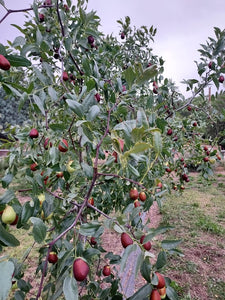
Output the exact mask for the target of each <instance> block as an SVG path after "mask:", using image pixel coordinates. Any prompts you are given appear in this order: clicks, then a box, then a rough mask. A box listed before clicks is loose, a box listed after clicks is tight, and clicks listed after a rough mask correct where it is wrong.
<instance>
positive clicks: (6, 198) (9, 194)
mask: <svg viewBox="0 0 225 300" xmlns="http://www.w3.org/2000/svg"><path fill="white" fill-rule="evenodd" d="M15 198H16V196H15V194H14V192H13V191H11V190H7V191H6V192H5V193H4V194H3V195H2V196H0V203H1V204H7V203H9V202H10V201H12V200H13V199H15Z"/></svg>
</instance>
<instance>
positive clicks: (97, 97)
mask: <svg viewBox="0 0 225 300" xmlns="http://www.w3.org/2000/svg"><path fill="white" fill-rule="evenodd" d="M95 100H96V101H97V102H100V101H101V96H100V94H98V93H97V94H95Z"/></svg>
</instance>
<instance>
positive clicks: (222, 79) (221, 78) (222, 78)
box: [219, 75, 224, 83]
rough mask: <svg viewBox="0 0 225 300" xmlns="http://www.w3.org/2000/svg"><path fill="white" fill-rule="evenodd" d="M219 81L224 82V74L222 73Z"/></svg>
mask: <svg viewBox="0 0 225 300" xmlns="http://www.w3.org/2000/svg"><path fill="white" fill-rule="evenodd" d="M219 82H220V83H223V82H224V76H223V75H220V77H219Z"/></svg>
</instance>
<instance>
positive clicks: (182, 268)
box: [161, 176, 225, 300]
mask: <svg viewBox="0 0 225 300" xmlns="http://www.w3.org/2000/svg"><path fill="white" fill-rule="evenodd" d="M218 178H219V179H218ZM218 178H217V179H216V180H213V181H212V182H211V183H210V184H208V185H205V186H202V185H199V179H198V178H196V179H194V178H192V183H191V184H190V185H187V189H186V190H185V192H184V193H183V194H182V195H177V194H175V193H173V194H171V195H170V196H169V197H168V199H167V201H165V202H164V205H163V207H162V209H161V213H162V222H161V225H173V226H174V227H175V229H174V230H173V231H172V232H171V233H169V234H168V236H167V237H166V238H173V239H174V238H176V239H182V240H183V242H182V244H181V246H180V250H181V251H183V253H184V257H178V256H169V259H168V260H169V262H168V268H167V269H166V271H165V272H166V274H167V275H168V276H169V277H170V278H171V279H173V278H174V281H173V285H174V286H173V287H174V288H175V290H176V291H177V293H178V295H179V299H180V300H187V299H190V300H202V299H218V300H224V299H225V255H224V254H225V208H224V189H223V188H222V187H223V186H224V185H222V184H223V182H218V181H219V180H220V179H221V180H224V176H219V177H218Z"/></svg>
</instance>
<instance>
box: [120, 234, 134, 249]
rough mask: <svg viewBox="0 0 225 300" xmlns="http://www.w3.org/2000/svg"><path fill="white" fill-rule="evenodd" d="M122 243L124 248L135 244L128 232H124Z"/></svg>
mask: <svg viewBox="0 0 225 300" xmlns="http://www.w3.org/2000/svg"><path fill="white" fill-rule="evenodd" d="M121 243H122V246H123V248H126V247H127V246H129V245H132V244H133V240H132V238H131V237H130V236H129V235H128V234H127V233H126V232H123V233H122V234H121Z"/></svg>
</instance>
